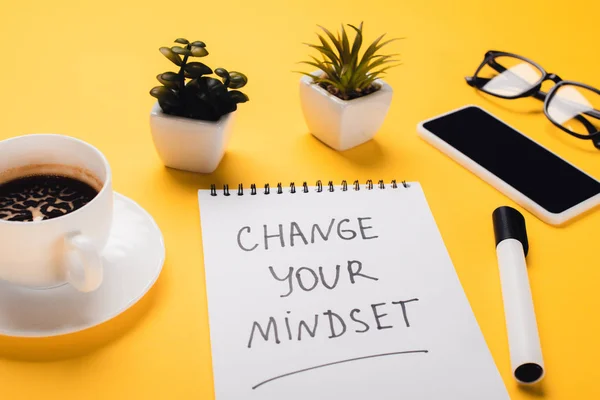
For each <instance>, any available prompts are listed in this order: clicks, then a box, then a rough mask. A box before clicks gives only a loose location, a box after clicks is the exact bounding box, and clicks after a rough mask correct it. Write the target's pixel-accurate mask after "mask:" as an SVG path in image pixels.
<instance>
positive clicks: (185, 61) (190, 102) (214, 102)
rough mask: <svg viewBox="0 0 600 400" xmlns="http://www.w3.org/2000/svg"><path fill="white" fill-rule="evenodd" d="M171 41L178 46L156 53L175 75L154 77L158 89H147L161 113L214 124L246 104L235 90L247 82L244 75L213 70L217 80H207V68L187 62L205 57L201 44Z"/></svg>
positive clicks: (179, 40)
mask: <svg viewBox="0 0 600 400" xmlns="http://www.w3.org/2000/svg"><path fill="white" fill-rule="evenodd" d="M175 42H176V43H178V44H180V45H181V46H173V47H171V48H169V47H161V48H160V49H159V50H160V52H161V53H162V54H163V55H164V56H165V57H167V58H168V59H169V60H170V61H171V62H172V63H173V64H175V65H176V66H178V67H179V72H163V73H162V74H158V76H157V77H156V79H158V81H159V82H160V83H161V84H162V86H156V87H154V88H152V90H150V95H152V96H153V97H156V98H157V99H158V104H159V105H160V108H161V109H162V111H163V112H164V113H165V114H170V115H177V116H180V117H186V118H193V119H199V120H204V121H218V120H219V119H220V118H221V117H222V116H224V115H226V114H229V113H231V112H233V111H235V110H237V105H238V104H239V103H245V102H247V101H248V96H246V95H245V94H244V93H242V92H240V91H239V90H237V89H240V88H242V87H244V86H245V85H246V83H247V82H248V78H247V77H246V75H244V74H242V73H241V72H235V71H227V70H226V69H224V68H217V69H215V70H214V74H216V75H217V76H218V77H219V78H220V79H216V78H214V77H211V76H209V75H212V74H213V70H212V69H211V68H209V67H208V66H207V65H205V64H203V63H201V62H198V61H190V59H191V58H193V57H205V56H207V55H208V51H207V50H206V44H204V42H201V41H195V42H190V41H188V40H187V39H183V38H179V39H177V40H175Z"/></svg>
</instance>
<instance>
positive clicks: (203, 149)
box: [150, 102, 235, 173]
mask: <svg viewBox="0 0 600 400" xmlns="http://www.w3.org/2000/svg"><path fill="white" fill-rule="evenodd" d="M234 114H235V112H233V113H229V114H227V115H224V116H223V117H221V119H220V120H218V121H216V122H211V121H200V120H197V119H191V118H183V117H178V116H174V115H169V114H165V113H163V111H162V109H161V108H160V105H159V104H158V102H156V103H155V104H154V107H152V112H151V113H150V130H151V132H152V139H153V140H154V146H155V147H156V151H157V152H158V156H159V157H160V158H161V160H162V162H163V163H164V164H165V165H166V166H167V167H170V168H176V169H181V170H184V171H191V172H200V173H211V172H213V171H214V170H215V169H217V167H218V166H219V163H220V162H221V159H222V158H223V156H224V155H225V148H226V146H227V143H228V141H229V137H230V136H231V126H232V124H233V119H234Z"/></svg>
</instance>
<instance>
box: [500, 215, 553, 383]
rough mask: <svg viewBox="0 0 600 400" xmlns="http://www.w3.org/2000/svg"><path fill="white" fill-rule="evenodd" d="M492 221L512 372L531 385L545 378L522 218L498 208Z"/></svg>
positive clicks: (527, 244) (521, 381)
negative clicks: (526, 260)
mask: <svg viewBox="0 0 600 400" xmlns="http://www.w3.org/2000/svg"><path fill="white" fill-rule="evenodd" d="M492 219H493V221H494V234H495V237H496V253H497V255H498V266H499V268H500V282H501V284H502V299H503V300H504V316H505V318H506V330H507V333H508V346H509V349H510V362H511V366H512V371H513V375H514V376H515V379H516V380H517V381H518V382H520V383H527V384H531V383H535V382H538V381H540V380H541V379H542V378H543V377H544V360H543V359H542V349H541V346H540V338H539V334H538V328H537V323H536V320H535V311H534V309H533V299H532V296H531V289H530V287H529V278H528V276H527V265H526V263H525V257H526V256H527V252H528V251H529V243H528V241H527V230H526V228H525V218H523V215H522V214H521V213H520V212H519V211H517V210H515V209H514V208H511V207H499V208H497V209H496V210H495V211H494V213H493V214H492Z"/></svg>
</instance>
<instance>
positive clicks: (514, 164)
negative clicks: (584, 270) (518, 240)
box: [417, 105, 600, 225]
mask: <svg viewBox="0 0 600 400" xmlns="http://www.w3.org/2000/svg"><path fill="white" fill-rule="evenodd" d="M417 131H418V133H419V135H420V136H421V137H422V138H423V139H424V140H426V141H427V142H429V143H430V144H432V145H433V146H434V147H436V148H437V149H439V150H440V151H442V152H443V153H445V154H446V155H447V156H449V157H450V158H452V159H454V160H455V161H457V162H458V163H459V164H461V165H462V166H463V167H465V168H467V169H468V170H470V171H471V172H473V173H474V174H475V175H477V176H478V177H480V178H481V179H483V180H484V181H486V182H488V183H489V184H490V185H492V186H494V187H495V188H496V189H498V190H499V191H500V192H502V193H504V194H505V195H506V196H508V197H509V198H511V199H512V200H513V201H515V202H516V203H517V204H519V205H520V206H521V207H523V208H525V209H526V210H528V211H529V212H531V213H532V214H534V215H535V216H537V217H538V218H540V219H541V220H542V221H544V222H546V223H548V224H551V225H562V224H565V223H566V222H568V221H569V220H571V219H573V218H575V217H577V216H579V215H581V214H583V213H585V212H586V211H589V210H591V209H592V208H594V207H595V206H597V205H598V204H600V182H599V181H598V180H596V179H594V178H593V177H592V176H590V175H588V174H586V173H585V172H583V171H582V170H580V169H579V168H577V167H575V166H574V165H573V164H571V163H569V162H567V161H566V160H564V159H562V158H561V157H559V156H558V155H556V154H555V153H553V152H551V151H550V150H548V149H546V148H545V147H543V146H541V145H540V144H538V143H536V142H534V141H533V140H531V139H529V138H528V137H527V136H525V135H523V134H522V133H521V132H519V131H517V130H516V129H514V128H512V127H510V126H509V125H507V124H506V123H504V122H502V121H501V120H499V119H498V118H496V117H495V116H493V115H492V114H490V113H489V112H487V111H485V110H484V109H482V108H480V107H478V106H475V105H468V106H465V107H462V108H459V109H457V110H454V111H450V112H448V113H446V114H443V115H440V116H437V117H435V118H431V119H429V120H426V121H423V122H421V123H419V124H418V126H417ZM599 156H600V154H599Z"/></svg>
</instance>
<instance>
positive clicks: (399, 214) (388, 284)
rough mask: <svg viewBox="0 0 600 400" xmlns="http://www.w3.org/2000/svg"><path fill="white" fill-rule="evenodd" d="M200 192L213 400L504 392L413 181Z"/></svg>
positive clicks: (461, 397) (491, 396)
mask: <svg viewBox="0 0 600 400" xmlns="http://www.w3.org/2000/svg"><path fill="white" fill-rule="evenodd" d="M199 201H200V215H201V225H202V238H203V247H204V263H205V273H206V284H207V293H208V307H209V323H210V334H211V346H212V360H213V371H214V384H215V393H216V399H217V400H240V399H244V400H253V399H257V400H258V399H260V400H305V399H311V400H320V399H323V400H325V399H328V400H329V399H345V400H364V399H377V400H392V399H393V400H397V399H446V400H450V399H456V400H469V399H473V400H481V399H486V400H496V399H508V398H509V397H508V394H507V392H506V389H505V387H504V384H503V382H502V379H501V377H500V375H499V373H498V371H497V369H496V366H495V364H494V361H493V359H492V357H491V354H490V352H489V350H488V348H487V345H486V343H485V341H484V338H483V336H482V334H481V331H480V329H479V327H478V325H477V322H476V320H475V318H474V315H473V313H472V311H471V308H470V306H469V303H468V301H467V298H466V296H465V294H464V292H463V290H462V287H461V285H460V282H459V280H458V277H457V275H456V272H455V270H454V267H453V265H452V262H451V260H450V258H449V256H448V253H447V251H446V248H445V246H444V243H443V241H442V238H441V236H440V234H439V231H438V229H437V226H436V224H435V221H434V219H433V216H432V214H431V212H430V210H429V207H428V205H427V202H426V199H425V196H424V193H423V191H422V189H421V186H420V185H419V184H418V183H410V187H408V188H405V187H403V186H402V185H399V187H398V188H395V189H394V188H392V187H391V186H389V185H387V186H386V187H385V189H380V188H378V187H377V186H376V187H374V188H373V189H372V190H367V189H366V188H365V187H364V186H362V187H361V190H359V191H355V190H353V188H352V187H349V188H348V190H347V191H342V190H341V188H340V187H336V188H335V190H334V191H333V192H330V191H328V188H327V186H325V187H324V188H323V191H322V192H317V191H316V189H315V188H314V187H310V190H309V193H303V190H302V188H298V189H297V192H296V193H290V189H289V188H284V189H283V193H281V194H277V190H276V189H271V193H270V194H269V195H265V194H264V193H263V190H259V191H258V193H257V194H256V195H250V193H249V191H248V190H246V191H245V193H244V195H243V196H238V194H237V191H232V192H231V195H230V196H224V195H223V192H222V191H221V190H219V191H217V196H211V193H210V191H208V190H200V191H199Z"/></svg>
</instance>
